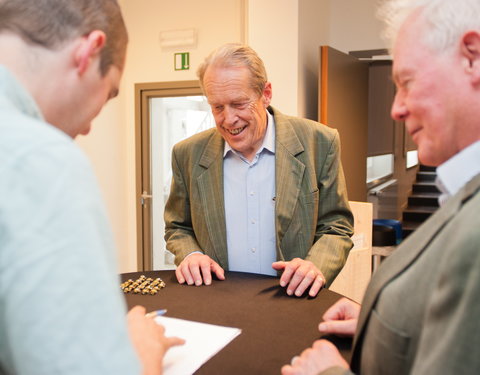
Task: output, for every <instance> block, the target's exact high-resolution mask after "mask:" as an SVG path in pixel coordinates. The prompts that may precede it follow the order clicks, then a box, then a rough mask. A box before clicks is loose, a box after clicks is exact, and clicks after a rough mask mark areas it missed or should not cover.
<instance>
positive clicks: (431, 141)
mask: <svg viewBox="0 0 480 375" xmlns="http://www.w3.org/2000/svg"><path fill="white" fill-rule="evenodd" d="M379 14H380V15H381V16H382V18H384V19H385V20H386V22H387V25H388V26H389V28H388V36H389V37H390V40H391V41H392V44H393V49H392V52H393V60H394V62H393V79H394V81H395V84H396V86H397V93H396V96H395V101H394V103H393V107H392V117H393V118H394V119H395V120H397V121H405V125H406V128H407V130H408V132H409V133H410V134H411V135H412V137H413V140H414V141H415V142H416V143H417V145H418V155H419V159H420V161H421V162H422V163H424V164H426V165H433V166H437V167H438V168H437V175H438V185H439V188H440V190H441V191H442V193H443V197H442V199H441V202H442V207H441V208H440V209H439V210H438V211H437V212H436V213H435V214H434V215H433V216H432V217H431V218H430V219H429V220H428V221H427V222H425V223H424V224H423V225H422V226H421V227H420V228H419V229H417V230H416V231H415V232H414V233H413V234H412V235H411V236H409V237H408V239H407V240H406V241H404V242H403V243H402V245H401V246H400V247H399V248H398V249H397V250H396V251H395V252H394V253H393V254H392V255H391V256H390V257H389V258H387V259H386V260H385V261H384V262H383V263H382V266H381V267H380V268H379V269H378V271H376V272H375V274H374V275H373V278H372V280H371V283H370V285H369V287H368V289H367V291H366V294H365V297H364V299H363V302H362V306H361V308H360V306H359V305H357V304H355V303H353V302H351V301H348V300H346V299H342V300H340V301H339V302H337V303H336V304H335V305H333V306H332V307H331V308H330V309H329V310H328V311H327V312H326V313H325V315H324V316H323V319H324V322H322V323H320V326H319V329H320V331H321V332H322V333H329V334H342V335H350V336H351V335H353V334H354V333H355V339H354V347H353V354H352V360H351V364H350V366H348V364H347V363H346V362H345V360H344V359H343V358H342V357H341V356H340V354H339V352H338V351H337V349H336V348H335V346H334V345H333V344H331V343H330V342H328V341H326V340H320V341H317V342H315V343H314V345H313V348H310V349H307V350H305V351H304V352H303V353H302V354H301V356H300V357H295V358H294V359H292V363H291V365H286V366H284V367H283V369H282V374H284V375H291V374H315V375H316V374H320V373H323V371H325V373H328V374H337V373H338V374H340V373H342V374H345V373H350V372H352V371H353V372H356V373H363V374H387V373H388V374H399V375H401V374H455V375H459V374H476V373H478V372H479V371H480V357H479V355H478V352H477V348H478V343H479V337H480V325H479V324H478V317H479V316H480V230H479V228H480V215H479V213H478V211H479V209H480V105H479V104H480V17H479V15H480V2H479V1H478V0H457V1H451V0H391V1H386V3H385V4H384V5H383V8H381V11H380V13H379Z"/></svg>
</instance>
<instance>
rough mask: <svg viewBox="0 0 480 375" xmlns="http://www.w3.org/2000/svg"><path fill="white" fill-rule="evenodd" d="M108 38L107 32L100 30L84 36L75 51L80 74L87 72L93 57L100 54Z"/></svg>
mask: <svg viewBox="0 0 480 375" xmlns="http://www.w3.org/2000/svg"><path fill="white" fill-rule="evenodd" d="M106 39H107V38H106V35H105V33H104V32H103V31H100V30H94V31H92V32H90V33H89V34H87V35H85V36H84V37H82V39H81V41H80V43H79V45H78V47H77V49H76V51H75V64H76V67H77V71H78V74H79V75H82V74H83V73H85V71H86V70H87V68H88V67H89V65H90V63H91V62H92V60H93V58H94V57H96V56H98V55H99V54H100V51H101V50H102V48H103V47H104V46H105V43H106Z"/></svg>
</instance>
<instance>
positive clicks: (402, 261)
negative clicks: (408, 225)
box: [352, 175, 480, 365]
mask: <svg viewBox="0 0 480 375" xmlns="http://www.w3.org/2000/svg"><path fill="white" fill-rule="evenodd" d="M479 188H480V175H477V176H476V177H475V178H474V179H473V180H471V181H470V182H469V183H468V184H467V185H466V186H465V187H464V188H463V189H462V190H461V191H460V192H459V193H458V194H456V195H455V196H454V197H452V198H451V199H450V200H449V201H448V202H447V203H446V204H445V206H443V207H442V208H440V209H439V210H438V211H437V212H436V213H435V214H434V215H433V216H432V217H431V218H430V219H428V220H427V221H426V222H425V223H424V224H423V225H422V226H421V227H420V228H418V229H417V230H416V231H415V232H414V233H413V234H411V235H410V236H409V237H408V239H407V240H405V242H403V243H402V245H401V246H400V247H399V248H398V249H397V250H396V251H395V252H394V254H392V255H391V256H390V257H389V258H387V259H386V260H385V263H384V264H382V267H381V268H380V270H379V272H377V273H375V274H374V276H373V278H372V280H371V282H370V284H369V286H368V289H367V291H366V293H365V297H364V299H363V301H362V309H361V312H360V316H359V318H358V326H357V332H356V334H355V338H354V342H353V353H352V365H355V363H354V362H356V361H358V360H359V357H358V356H359V354H360V352H359V350H360V346H361V345H360V346H359V345H358V343H359V342H361V341H362V336H363V333H364V330H365V326H366V323H367V322H368V318H369V316H370V313H371V310H372V308H373V306H374V305H375V303H376V301H377V299H378V296H379V295H380V293H381V291H382V290H383V288H384V287H385V285H386V284H388V283H389V282H390V281H391V280H392V279H394V278H395V277H397V276H398V275H399V274H400V273H401V272H403V271H404V270H405V269H406V268H408V267H409V266H410V265H411V264H412V263H413V262H414V261H415V259H417V257H418V256H419V255H420V254H421V253H422V252H423V251H424V250H425V249H426V248H427V247H428V245H429V244H430V242H431V240H432V238H433V237H434V236H435V235H436V234H437V233H438V232H439V231H441V230H442V229H443V227H444V226H445V225H446V224H447V223H448V222H449V221H450V219H452V217H453V216H454V215H455V214H456V213H457V212H458V211H459V210H460V209H461V207H462V204H463V202H464V201H465V200H467V199H469V198H470V197H471V196H472V195H473V194H474V193H475V192H476V191H477V190H478V189H479Z"/></svg>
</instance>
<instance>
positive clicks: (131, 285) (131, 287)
mask: <svg viewBox="0 0 480 375" xmlns="http://www.w3.org/2000/svg"><path fill="white" fill-rule="evenodd" d="M120 287H121V288H122V290H123V293H130V292H133V293H135V294H140V293H141V294H150V295H152V296H154V295H155V294H157V293H158V291H159V290H160V289H162V288H165V282H164V281H163V280H162V279H161V278H159V277H157V278H156V279H155V280H154V279H152V278H151V277H146V276H145V275H141V276H140V277H139V278H138V279H137V280H135V281H133V280H132V279H128V280H127V281H125V282H123V283H122V284H120Z"/></svg>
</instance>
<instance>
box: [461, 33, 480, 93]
mask: <svg viewBox="0 0 480 375" xmlns="http://www.w3.org/2000/svg"><path fill="white" fill-rule="evenodd" d="M461 52H462V55H463V57H464V59H466V61H467V64H468V65H467V67H466V71H467V73H468V74H470V75H471V77H472V80H473V82H474V83H476V84H478V83H480V31H468V32H466V33H465V34H464V35H463V37H462V45H461Z"/></svg>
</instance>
